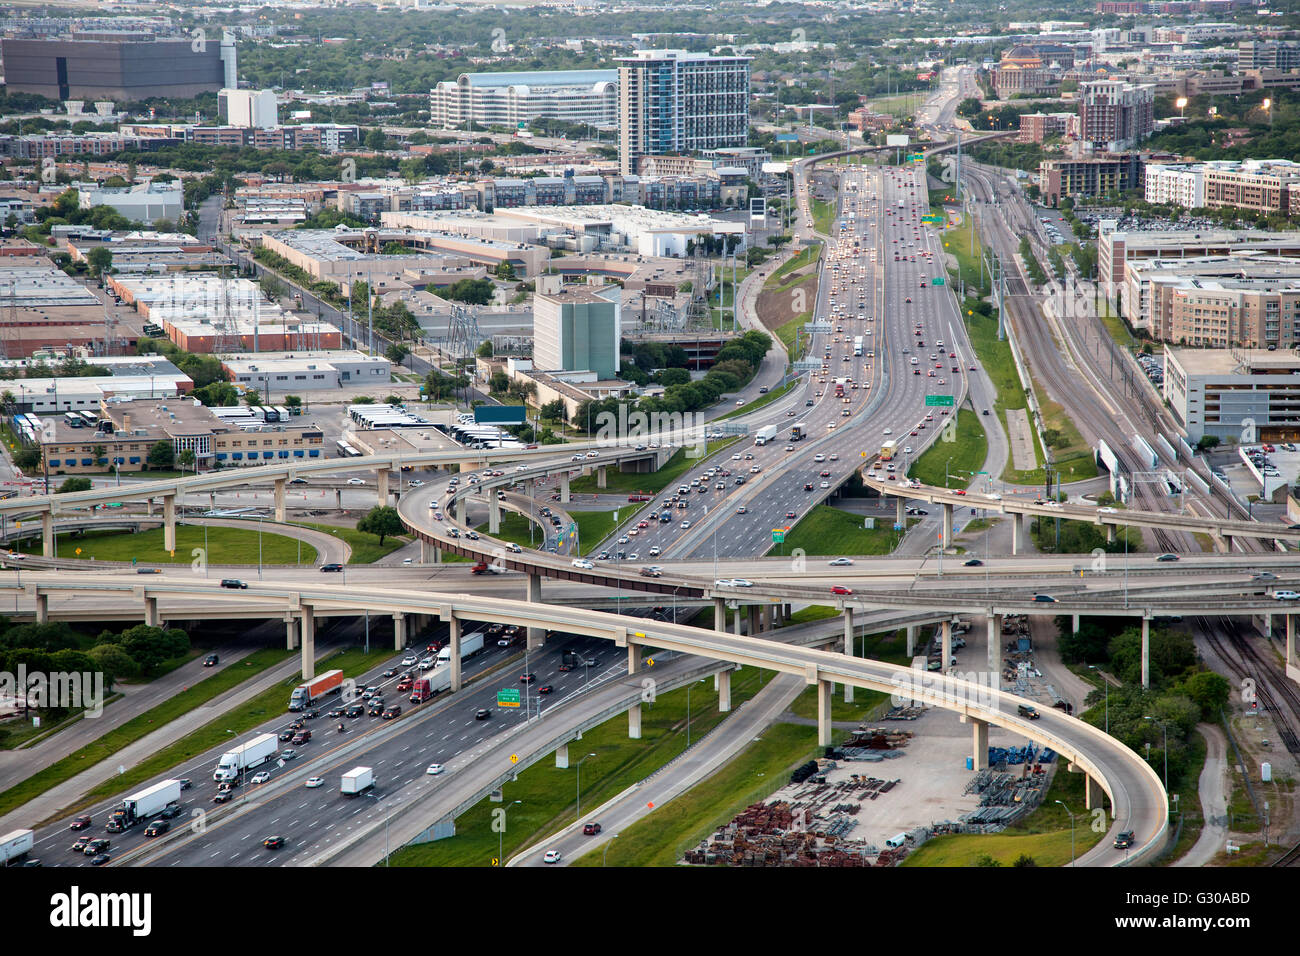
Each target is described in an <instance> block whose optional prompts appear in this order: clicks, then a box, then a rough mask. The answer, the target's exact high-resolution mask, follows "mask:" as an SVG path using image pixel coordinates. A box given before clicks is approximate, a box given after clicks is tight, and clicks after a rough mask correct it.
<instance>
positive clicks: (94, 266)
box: [86, 246, 113, 276]
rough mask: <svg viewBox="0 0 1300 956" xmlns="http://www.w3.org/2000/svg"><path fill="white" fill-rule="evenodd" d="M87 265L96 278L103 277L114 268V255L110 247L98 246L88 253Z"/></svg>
mask: <svg viewBox="0 0 1300 956" xmlns="http://www.w3.org/2000/svg"><path fill="white" fill-rule="evenodd" d="M86 263H87V264H88V265H89V266H90V268H91V270H92V272H93V273H94V274H95V275H96V276H102V275H103V274H104V273H106V272H107V271H108V270H109V269H111V268H113V253H112V251H111V250H110V249H109V248H108V246H96V247H95V248H94V249H91V250H90V251H89V252H88V253H86Z"/></svg>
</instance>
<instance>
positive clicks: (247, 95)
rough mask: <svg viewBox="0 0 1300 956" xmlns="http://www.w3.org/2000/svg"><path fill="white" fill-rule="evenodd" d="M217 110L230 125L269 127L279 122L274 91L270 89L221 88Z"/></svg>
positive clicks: (255, 127) (245, 127)
mask: <svg viewBox="0 0 1300 956" xmlns="http://www.w3.org/2000/svg"><path fill="white" fill-rule="evenodd" d="M217 112H218V113H219V114H220V115H221V117H222V118H223V119H224V120H225V121H226V122H227V123H229V124H230V125H231V126H238V127H241V128H243V129H271V128H273V127H275V126H278V125H279V123H280V118H279V113H278V111H277V108H276V99H275V93H274V92H272V91H271V90H222V91H221V92H219V93H218V94H217Z"/></svg>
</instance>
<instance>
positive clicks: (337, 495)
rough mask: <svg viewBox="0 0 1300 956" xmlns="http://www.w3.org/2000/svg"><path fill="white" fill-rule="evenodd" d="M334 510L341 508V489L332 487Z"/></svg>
mask: <svg viewBox="0 0 1300 956" xmlns="http://www.w3.org/2000/svg"><path fill="white" fill-rule="evenodd" d="M334 510H335V511H342V510H343V489H342V488H335V489H334Z"/></svg>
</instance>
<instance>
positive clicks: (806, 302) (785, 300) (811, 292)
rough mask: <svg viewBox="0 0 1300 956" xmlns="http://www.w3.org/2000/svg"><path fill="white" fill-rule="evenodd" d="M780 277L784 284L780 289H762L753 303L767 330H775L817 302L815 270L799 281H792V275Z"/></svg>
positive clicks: (759, 318)
mask: <svg viewBox="0 0 1300 956" xmlns="http://www.w3.org/2000/svg"><path fill="white" fill-rule="evenodd" d="M782 278H783V279H784V280H785V284H783V286H782V288H781V289H780V290H776V291H773V290H764V291H762V292H760V293H759V294H758V299H757V300H756V301H755V303H754V310H755V312H757V313H758V320H759V321H760V322H762V323H763V327H764V328H766V329H768V330H769V331H775V330H776V329H778V328H780V327H781V326H783V325H785V324H786V323H787V322H789V321H790V320H791V319H793V318H794V317H795V316H798V315H801V314H802V313H804V312H807V311H809V310H810V309H812V307H813V306H814V305H815V304H816V302H817V275H816V273H815V272H810V273H809V274H807V276H806V277H805V278H804V279H802V280H800V281H792V276H783V277H782Z"/></svg>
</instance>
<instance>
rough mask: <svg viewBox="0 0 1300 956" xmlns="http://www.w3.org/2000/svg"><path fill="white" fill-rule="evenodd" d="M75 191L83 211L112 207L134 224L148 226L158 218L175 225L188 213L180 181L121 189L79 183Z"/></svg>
mask: <svg viewBox="0 0 1300 956" xmlns="http://www.w3.org/2000/svg"><path fill="white" fill-rule="evenodd" d="M74 188H75V189H76V190H77V199H78V205H79V207H80V208H81V209H93V208H94V207H95V206H112V207H113V208H114V209H116V210H117V211H118V212H119V213H121V214H122V215H123V216H125V217H126V218H127V219H130V220H131V221H132V222H142V223H145V224H146V225H148V224H151V223H153V222H155V221H157V220H159V219H169V220H171V221H172V222H173V223H175V222H177V221H179V220H180V218H181V214H182V213H184V212H185V191H184V188H183V187H182V184H181V182H180V181H179V180H177V181H174V182H167V183H153V182H147V183H139V184H137V185H135V186H122V187H109V186H99V185H95V184H93V183H76V184H74Z"/></svg>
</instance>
